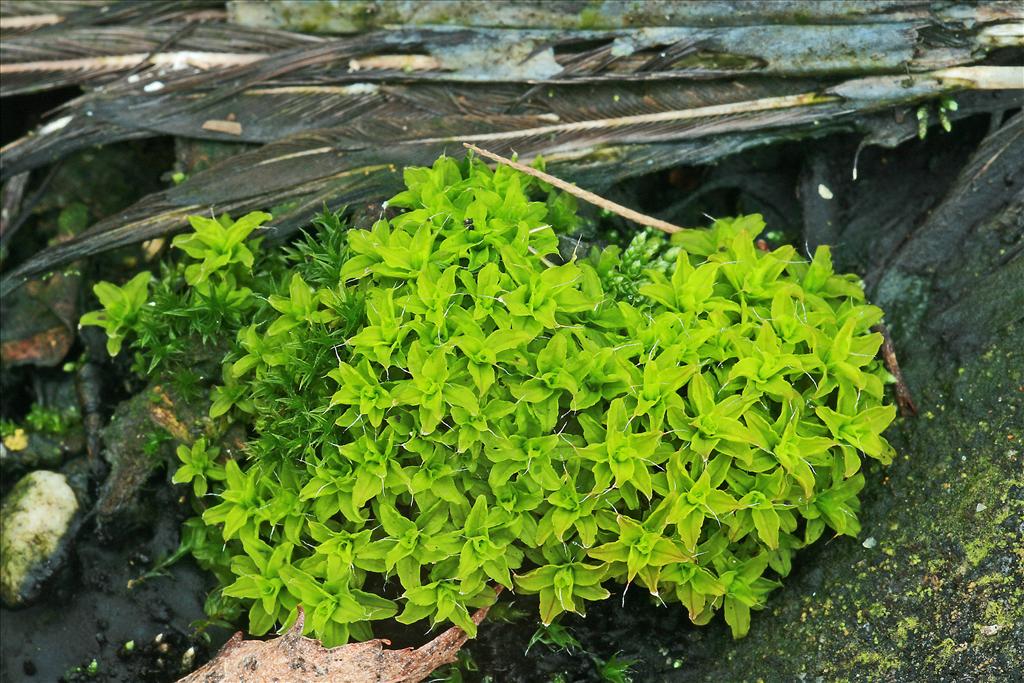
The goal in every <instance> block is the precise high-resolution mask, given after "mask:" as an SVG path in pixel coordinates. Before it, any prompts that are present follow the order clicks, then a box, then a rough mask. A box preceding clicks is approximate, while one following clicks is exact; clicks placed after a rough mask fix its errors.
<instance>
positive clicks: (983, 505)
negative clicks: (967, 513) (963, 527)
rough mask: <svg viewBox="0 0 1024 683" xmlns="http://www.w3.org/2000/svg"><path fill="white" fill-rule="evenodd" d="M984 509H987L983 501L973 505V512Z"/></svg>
mask: <svg viewBox="0 0 1024 683" xmlns="http://www.w3.org/2000/svg"><path fill="white" fill-rule="evenodd" d="M985 510H988V505H985V504H984V503H978V504H977V505H975V506H974V511H975V512H984V511H985Z"/></svg>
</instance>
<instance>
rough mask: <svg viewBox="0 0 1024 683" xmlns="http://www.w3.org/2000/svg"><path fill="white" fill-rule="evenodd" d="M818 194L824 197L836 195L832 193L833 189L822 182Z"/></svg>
mask: <svg viewBox="0 0 1024 683" xmlns="http://www.w3.org/2000/svg"><path fill="white" fill-rule="evenodd" d="M818 195H819V196H820V197H821V198H822V199H832V197H833V196H834V195H833V194H832V190H830V189H828V188H827V187H826V186H825V185H822V184H820V183H819V184H818Z"/></svg>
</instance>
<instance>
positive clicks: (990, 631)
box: [981, 624, 999, 636]
mask: <svg viewBox="0 0 1024 683" xmlns="http://www.w3.org/2000/svg"><path fill="white" fill-rule="evenodd" d="M997 633H999V624H989V625H988V626H982V627H981V635H983V636H994V635H995V634H997Z"/></svg>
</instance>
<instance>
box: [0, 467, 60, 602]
mask: <svg viewBox="0 0 1024 683" xmlns="http://www.w3.org/2000/svg"><path fill="white" fill-rule="evenodd" d="M77 512H78V499H77V498H76V497H75V492H74V491H73V490H72V489H71V487H70V486H68V483H67V480H66V479H65V478H64V475H63V474H58V473H57V472H50V471H48V470H36V471H35V472H31V473H29V474H27V475H25V476H24V477H22V478H21V480H20V481H18V483H17V484H15V485H14V488H13V489H11V492H10V493H9V494H8V495H7V498H6V500H4V503H3V507H2V508H0V528H2V533H0V558H2V559H0V597H2V598H3V602H4V604H5V605H7V606H8V607H20V606H22V605H25V604H27V603H29V602H30V601H31V600H33V599H34V598H35V597H36V596H38V595H39V592H40V591H41V589H42V586H43V584H44V583H45V582H46V580H47V579H49V578H50V577H51V576H52V575H53V574H54V572H56V571H57V570H58V569H59V568H60V566H61V565H62V564H63V561H64V556H65V555H66V550H67V541H68V539H69V538H70V537H71V536H72V534H73V528H72V526H73V522H74V521H75V517H76V513H77Z"/></svg>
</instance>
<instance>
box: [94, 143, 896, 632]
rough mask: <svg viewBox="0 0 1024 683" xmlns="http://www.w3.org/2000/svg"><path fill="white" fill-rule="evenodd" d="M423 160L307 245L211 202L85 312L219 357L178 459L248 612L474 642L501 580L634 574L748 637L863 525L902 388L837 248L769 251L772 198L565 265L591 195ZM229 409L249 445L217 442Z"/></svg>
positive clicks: (590, 590) (175, 360) (230, 583)
mask: <svg viewBox="0 0 1024 683" xmlns="http://www.w3.org/2000/svg"><path fill="white" fill-rule="evenodd" d="M405 182H406V186H407V189H406V190H405V191H404V192H402V193H400V194H399V195H397V196H396V197H394V198H392V199H391V200H390V202H389V204H390V206H391V207H397V208H400V209H401V210H402V212H401V213H400V214H399V215H397V216H395V217H394V218H392V219H389V220H385V219H382V220H379V221H377V222H376V223H374V224H373V225H372V226H370V227H369V228H368V229H362V228H357V227H353V228H351V229H348V228H347V226H345V225H344V224H343V223H342V221H341V220H340V218H339V217H338V216H337V215H334V214H330V213H326V214H325V215H324V216H322V217H320V218H319V219H318V220H316V221H315V232H314V233H313V234H312V235H310V236H307V237H306V238H305V239H304V240H300V241H299V242H298V243H297V244H296V245H294V246H292V247H290V248H289V249H287V250H285V252H284V253H282V252H281V251H280V250H277V251H274V252H270V251H269V250H261V249H259V245H258V243H257V241H256V240H250V239H249V236H250V234H251V232H252V231H253V230H254V229H255V228H256V227H258V226H259V225H260V224H262V223H264V222H265V221H267V220H269V219H270V216H269V215H268V214H263V213H254V214H249V215H247V216H245V217H243V218H241V219H239V220H238V221H232V220H230V219H229V218H227V217H221V218H219V219H212V218H199V217H196V218H193V219H192V225H193V228H194V231H193V232H192V233H190V234H188V235H184V236H179V237H177V238H176V239H175V240H174V243H173V244H174V246H175V247H178V248H179V249H180V250H181V251H182V252H184V253H183V254H181V255H180V256H181V260H178V261H172V262H168V263H165V264H164V265H163V266H162V270H161V273H160V275H159V276H158V277H155V278H153V279H152V281H150V279H149V277H148V275H140V276H138V277H137V278H135V279H133V280H131V281H130V282H128V283H127V284H126V285H125V286H124V287H121V288H117V287H115V286H114V285H110V284H108V283H101V284H100V285H97V287H96V293H97V296H98V297H99V298H100V301H101V302H102V303H103V304H104V306H105V312H104V313H100V314H96V315H92V316H89V317H87V318H86V319H85V322H86V323H90V322H91V323H94V324H100V325H102V326H104V327H105V328H106V329H107V330H108V332H109V333H110V337H111V340H112V343H111V346H110V350H111V351H112V352H117V351H118V346H119V344H120V340H121V339H124V338H129V339H130V340H131V344H132V348H133V350H134V351H135V353H136V357H137V359H138V361H139V362H138V364H137V367H138V368H139V369H140V370H141V371H144V372H146V373H148V374H151V375H157V376H173V375H174V374H175V372H176V371H177V370H179V369H180V368H183V367H189V366H191V365H194V364H196V363H197V362H198V361H196V357H197V356H198V357H202V358H207V359H213V361H214V367H217V366H220V367H221V368H222V373H221V374H222V381H221V382H220V383H219V384H218V385H217V386H215V387H213V388H212V408H211V411H210V414H211V416H212V417H213V418H214V420H213V423H212V427H211V428H210V430H208V434H207V439H205V440H200V441H197V442H196V443H194V444H186V445H183V446H182V447H181V448H179V449H178V455H179V457H180V459H181V460H182V465H181V468H180V469H179V470H178V471H177V473H176V474H175V475H174V481H175V482H178V483H181V484H190V485H191V491H192V492H193V493H194V494H195V498H194V505H195V509H196V511H197V514H198V517H197V518H196V519H194V520H192V521H190V522H189V523H188V525H187V527H186V529H187V532H188V533H187V538H188V539H189V541H188V542H189V543H190V544H191V547H192V549H193V553H194V554H195V556H196V557H197V558H198V559H199V561H200V563H201V564H203V566H205V567H208V568H209V569H211V570H212V571H214V572H215V573H216V575H217V576H218V577H219V579H220V581H221V583H222V594H221V595H220V596H218V597H217V600H215V601H214V602H215V603H216V604H223V603H224V601H225V600H228V601H234V602H235V603H236V604H239V605H242V606H244V607H247V608H248V610H249V627H250V631H251V632H252V633H254V634H262V633H265V632H267V631H268V630H269V629H271V628H273V627H275V626H277V625H288V624H289V622H291V621H292V620H293V619H294V618H295V616H296V609H297V607H298V606H299V605H302V606H303V608H304V610H305V612H306V614H307V615H309V616H308V618H307V620H306V629H307V632H309V633H311V634H313V635H315V636H316V637H319V638H321V639H322V640H323V641H324V642H325V644H327V645H336V644H339V643H344V642H345V641H347V640H349V639H366V638H369V637H370V636H371V630H370V627H369V624H370V622H371V621H374V620H380V619H391V618H397V620H398V621H400V622H403V623H411V622H415V621H419V620H423V619H428V620H430V621H431V622H432V623H443V622H451V623H453V624H457V625H459V626H461V627H462V628H464V629H465V630H466V631H468V632H469V633H470V634H474V633H475V631H476V626H475V624H474V623H473V622H472V621H471V620H470V617H469V610H470V609H472V608H474V607H476V606H480V605H486V604H489V603H491V602H492V601H493V600H494V599H495V589H494V587H495V586H503V587H505V588H506V589H508V590H511V591H517V592H520V593H536V594H538V595H539V598H540V616H541V619H542V621H543V622H544V623H545V624H549V623H551V621H552V620H553V619H555V618H556V617H557V616H558V615H559V614H560V613H561V612H578V613H583V611H584V608H585V606H586V603H587V602H588V601H594V600H601V599H604V598H606V597H607V596H608V595H609V589H611V588H613V587H614V585H615V584H621V583H637V584H640V585H642V586H643V587H645V588H646V589H647V590H649V591H650V592H651V593H653V594H656V595H658V596H659V597H660V599H661V600H665V601H672V600H677V601H679V602H680V603H682V604H683V605H684V606H685V608H686V609H687V610H688V612H689V615H690V618H691V619H692V620H693V621H694V622H696V623H698V624H703V623H706V622H707V621H708V620H710V619H711V618H712V616H713V615H714V614H715V613H717V612H718V611H719V610H722V611H724V615H725V619H726V621H727V622H728V623H729V625H730V626H731V627H732V631H733V634H734V635H735V636H736V637H740V636H743V635H744V634H745V633H746V632H747V630H748V628H749V626H750V613H751V610H757V609H760V608H762V607H763V606H764V604H765V599H766V596H767V595H768V593H769V592H771V591H772V590H773V589H774V588H775V587H777V586H779V585H780V584H779V581H778V579H779V578H781V577H784V576H785V575H786V574H787V573H788V572H789V570H790V562H791V559H792V557H793V554H794V553H795V552H796V551H797V550H798V549H800V548H802V547H804V546H806V545H808V544H810V543H813V542H814V541H815V540H816V539H818V538H819V537H820V536H821V535H822V534H823V533H824V531H825V529H826V528H830V529H832V530H833V531H834V532H835V533H837V534H847V535H856V534H857V533H858V531H859V526H858V523H857V511H858V500H857V494H858V492H859V491H860V489H861V488H862V487H863V485H864V478H863V476H862V474H860V472H859V470H860V468H861V457H862V456H865V455H866V456H868V457H871V458H875V459H877V460H880V461H882V462H883V463H886V462H888V461H889V460H890V459H891V457H892V453H891V449H890V447H889V445H888V444H887V442H886V441H885V439H884V438H882V437H881V433H882V431H883V430H884V429H885V428H886V427H887V426H888V425H889V424H890V423H891V422H892V420H893V419H894V416H895V409H894V407H893V406H892V405H888V404H887V403H886V402H885V398H884V395H883V385H884V383H885V382H886V380H887V379H888V375H887V373H886V372H885V371H884V370H883V368H882V366H881V364H880V362H879V361H878V360H876V352H877V351H878V348H879V345H880V344H881V341H882V339H881V337H880V335H878V334H875V333H871V332H870V331H869V330H870V328H871V326H872V325H874V324H875V323H877V322H879V320H880V319H881V317H882V311H881V310H879V309H878V308H876V307H874V306H871V305H868V304H866V303H865V302H864V295H863V291H862V288H861V286H860V284H859V282H858V280H857V278H856V277H854V276H849V275H840V274H836V273H834V272H833V268H832V263H831V258H830V253H829V250H828V248H827V247H820V248H819V249H818V250H817V252H816V253H815V255H814V258H813V259H812V260H811V261H810V262H808V261H806V260H804V259H802V258H801V257H800V256H799V254H798V253H797V252H796V250H795V249H794V248H793V247H790V246H783V247H779V248H778V249H775V250H774V251H770V252H764V251H761V250H759V249H757V248H755V246H754V238H755V237H756V236H757V235H758V234H759V233H760V232H761V231H762V229H763V223H762V220H761V218H760V216H756V215H755V216H744V217H740V218H735V219H722V220H718V221H715V223H714V224H713V225H712V226H711V227H710V229H702V230H685V231H683V232H681V233H678V234H676V235H673V237H672V238H671V244H670V245H663V247H664V248H661V249H654V248H651V247H650V246H649V245H648V244H647V242H646V240H648V237H646V236H645V237H642V238H640V239H641V240H643V242H642V243H638V244H637V245H635V246H634V247H632V248H630V249H627V250H625V251H624V252H620V251H619V250H618V249H616V248H608V249H606V250H603V251H596V250H595V251H594V252H593V253H591V254H590V255H589V256H586V257H581V258H573V259H570V260H568V261H565V260H562V259H561V258H560V257H559V256H558V234H559V233H560V232H568V231H572V230H573V229H575V227H576V223H577V220H578V219H577V217H576V211H575V204H574V200H573V199H572V198H571V197H569V196H567V195H564V194H560V193H556V192H554V191H552V190H551V188H550V187H548V186H546V185H543V184H542V183H540V182H539V181H537V180H535V179H533V178H531V177H527V176H524V175H521V174H519V173H518V172H516V171H513V170H510V169H508V168H505V167H501V168H498V169H497V170H495V171H492V170H490V169H489V168H488V167H487V166H486V165H484V164H483V163H481V162H480V161H479V160H476V159H474V158H472V157H469V158H467V159H466V160H464V161H462V162H456V161H455V160H453V159H451V158H441V159H438V160H437V162H436V163H435V164H434V166H433V167H432V168H409V169H406V171H405ZM666 254H668V255H669V256H670V258H668V259H666V258H665V255H666ZM637 259H642V260H643V263H638V261H637ZM225 330H228V332H227V333H225ZM233 423H241V424H243V425H245V426H246V427H247V428H248V430H249V434H250V439H249V442H248V445H247V453H246V455H245V457H244V458H241V459H230V458H228V457H227V455H226V454H222V453H221V452H220V451H219V450H218V449H217V448H216V447H214V446H213V444H214V443H217V440H218V438H219V435H220V434H223V432H225V431H226V430H227V427H228V426H229V425H231V424H233Z"/></svg>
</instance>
